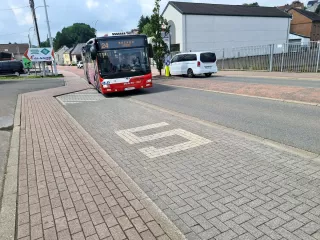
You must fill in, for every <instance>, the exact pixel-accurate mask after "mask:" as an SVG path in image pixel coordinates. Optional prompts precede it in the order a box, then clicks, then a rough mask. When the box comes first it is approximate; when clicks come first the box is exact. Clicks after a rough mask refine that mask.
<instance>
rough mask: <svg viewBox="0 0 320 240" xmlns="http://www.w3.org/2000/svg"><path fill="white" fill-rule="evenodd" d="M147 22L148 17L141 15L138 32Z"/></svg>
mask: <svg viewBox="0 0 320 240" xmlns="http://www.w3.org/2000/svg"><path fill="white" fill-rule="evenodd" d="M148 23H150V18H149V17H148V16H146V17H144V16H143V15H142V16H141V17H140V20H139V23H138V30H139V34H140V33H142V32H143V27H144V26H145V25H146V24H148Z"/></svg>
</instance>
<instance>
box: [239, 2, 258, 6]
mask: <svg viewBox="0 0 320 240" xmlns="http://www.w3.org/2000/svg"><path fill="white" fill-rule="evenodd" d="M242 5H244V6H249V7H259V3H257V2H254V3H244V4H242Z"/></svg>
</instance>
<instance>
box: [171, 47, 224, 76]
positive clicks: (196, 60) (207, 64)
mask: <svg viewBox="0 0 320 240" xmlns="http://www.w3.org/2000/svg"><path fill="white" fill-rule="evenodd" d="M216 72H218V68H217V58H216V54H215V53H213V52H188V53H179V54H177V55H175V56H174V57H173V58H172V59H171V63H170V74H171V75H187V76H188V77H194V75H201V74H204V75H205V76H206V77H210V76H211V75H212V73H216Z"/></svg>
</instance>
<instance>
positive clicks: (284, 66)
mask: <svg viewBox="0 0 320 240" xmlns="http://www.w3.org/2000/svg"><path fill="white" fill-rule="evenodd" d="M203 51H212V52H215V53H216V55H217V59H218V60H217V65H218V69H220V70H251V71H254V70H256V71H277V72H318V71H319V62H320V43H318V42H308V43H283V44H269V45H260V46H250V47H241V48H228V49H227V48H226V49H205V50H203ZM172 55H174V54H172Z"/></svg>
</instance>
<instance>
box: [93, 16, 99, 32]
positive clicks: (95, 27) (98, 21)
mask: <svg viewBox="0 0 320 240" xmlns="http://www.w3.org/2000/svg"><path fill="white" fill-rule="evenodd" d="M97 22H99V20H96V22H95V24H94V31H95V36H97V29H96V26H97Z"/></svg>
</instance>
